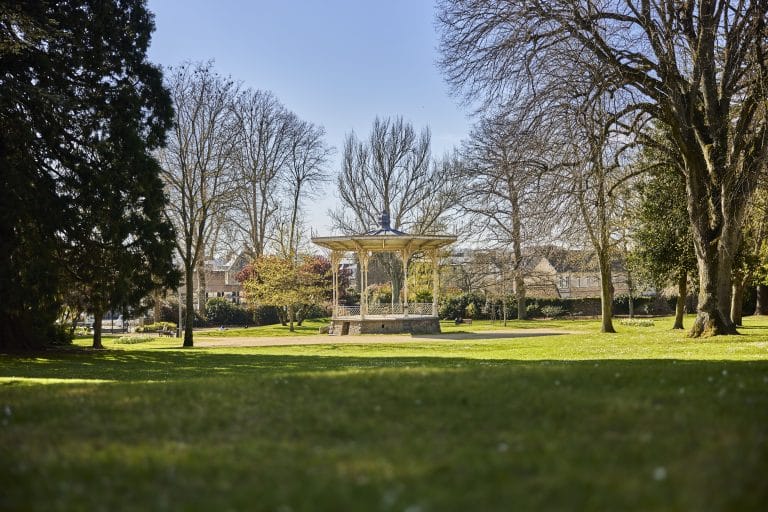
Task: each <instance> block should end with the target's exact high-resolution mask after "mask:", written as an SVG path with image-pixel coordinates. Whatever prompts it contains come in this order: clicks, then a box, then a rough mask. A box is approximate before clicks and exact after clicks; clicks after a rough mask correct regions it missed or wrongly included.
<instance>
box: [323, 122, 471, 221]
mask: <svg viewBox="0 0 768 512" xmlns="http://www.w3.org/2000/svg"><path fill="white" fill-rule="evenodd" d="M430 138H431V137H430V132H429V130H428V129H424V130H422V131H421V132H420V133H416V130H414V128H413V126H412V125H411V124H410V123H406V122H405V121H403V119H402V118H395V119H389V118H388V119H379V118H376V120H375V121H374V122H373V126H372V127H371V133H370V135H369V137H368V139H367V140H364V141H361V140H359V139H358V138H357V136H356V135H355V134H354V133H352V134H350V135H349V136H347V139H346V141H345V142H344V149H343V154H342V168H341V172H340V174H339V176H338V179H337V186H338V192H339V196H340V198H341V207H340V208H339V209H337V210H336V211H334V212H331V218H332V219H333V221H334V224H335V227H337V228H338V229H340V230H341V231H343V232H345V233H361V232H365V231H368V230H370V229H372V228H373V227H375V226H376V225H377V224H378V221H379V216H380V214H381V212H382V211H388V212H389V214H390V217H391V224H392V227H394V228H395V229H398V230H404V231H408V232H412V233H415V234H423V233H434V232H436V231H439V230H441V229H444V228H445V225H444V223H443V221H444V216H445V215H446V214H447V213H448V211H449V209H450V208H451V206H452V205H453V201H454V199H455V198H454V195H453V190H452V188H451V186H452V184H453V181H452V176H453V174H454V173H453V172H452V171H453V169H454V166H455V165H457V163H456V162H455V161H454V160H453V159H451V157H446V158H445V159H443V160H442V161H438V162H433V161H432V158H431V151H430Z"/></svg>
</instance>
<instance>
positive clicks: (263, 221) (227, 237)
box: [157, 63, 331, 346]
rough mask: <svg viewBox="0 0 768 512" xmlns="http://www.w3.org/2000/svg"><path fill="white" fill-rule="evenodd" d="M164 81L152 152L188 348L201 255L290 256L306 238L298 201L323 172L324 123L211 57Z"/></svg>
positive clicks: (200, 292)
mask: <svg viewBox="0 0 768 512" xmlns="http://www.w3.org/2000/svg"><path fill="white" fill-rule="evenodd" d="M166 83H167V86H168V88H169V89H170V92H171V99H172V101H173V106H174V109H175V112H176V119H175V121H176V122H175V123H174V127H173V130H172V131H171V133H170V137H169V140H168V144H167V146H166V147H164V148H162V149H160V150H158V152H157V155H158V158H159V160H160V163H161V165H162V170H163V172H162V177H163V180H164V183H165V190H166V193H167V194H168V196H169V203H168V207H167V210H166V211H167V215H168V218H169V219H170V220H171V221H172V222H173V225H174V226H175V228H176V232H177V238H176V249H177V253H178V255H179V258H180V260H181V266H182V268H183V272H184V281H185V291H186V320H185V325H186V329H185V332H184V345H185V346H191V345H192V344H193V340H192V326H193V319H194V312H195V310H196V309H197V311H198V312H199V313H200V314H201V315H203V316H204V315H205V311H204V308H205V300H206V299H205V297H206V284H205V261H206V260H210V259H213V258H214V257H215V256H217V255H220V254H232V253H235V252H238V251H240V250H244V251H245V253H246V254H247V255H248V256H249V257H250V258H251V259H260V258H261V257H262V256H264V255H265V254H266V253H267V252H269V251H272V252H274V253H277V254H280V255H281V256H282V257H283V258H285V259H286V260H287V261H290V262H294V263H295V264H297V263H298V254H299V250H300V248H301V247H302V244H303V243H305V242H306V240H305V239H304V238H303V235H304V231H303V230H302V215H301V206H302V201H303V200H305V199H306V198H307V197H309V196H310V195H311V194H312V193H313V192H314V191H315V190H316V189H317V186H318V185H320V184H322V183H323V182H324V181H325V180H326V179H327V178H326V175H327V173H328V171H327V169H326V168H325V166H326V164H327V161H328V158H329V156H330V155H331V149H330V148H329V147H328V145H327V144H326V143H325V141H324V136H325V132H324V130H323V128H322V127H320V126H317V125H315V124H313V123H310V122H308V121H304V120H301V119H300V118H299V117H298V116H297V115H296V114H294V113H293V112H291V111H290V110H288V109H287V108H286V107H285V106H283V105H282V104H281V103H280V102H279V101H278V100H277V98H275V96H274V95H272V94H271V93H269V92H266V91H259V90H252V89H247V88H243V87H241V86H239V85H238V84H237V83H235V82H234V81H232V80H231V79H229V78H225V77H222V76H221V75H219V74H218V73H216V72H215V71H214V69H213V68H212V65H211V64H210V63H197V64H190V63H185V64H182V65H180V66H178V67H175V68H171V69H170V70H169V73H168V75H167V77H166ZM196 271H197V272H196ZM195 278H197V280H198V281H197V282H195ZM195 293H197V296H198V298H199V302H198V304H197V305H195V304H194V301H193V297H194V296H195ZM195 306H197V307H195Z"/></svg>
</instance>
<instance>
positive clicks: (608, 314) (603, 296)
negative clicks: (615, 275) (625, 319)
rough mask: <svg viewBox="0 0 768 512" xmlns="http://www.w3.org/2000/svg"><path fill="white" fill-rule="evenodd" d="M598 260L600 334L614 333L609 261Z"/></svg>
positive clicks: (604, 259)
mask: <svg viewBox="0 0 768 512" xmlns="http://www.w3.org/2000/svg"><path fill="white" fill-rule="evenodd" d="M599 259H600V312H601V314H602V323H601V324H600V332H616V329H614V328H613V280H612V279H611V261H610V259H609V258H608V257H601V258H599Z"/></svg>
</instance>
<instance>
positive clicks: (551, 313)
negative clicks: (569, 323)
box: [541, 306, 568, 318]
mask: <svg viewBox="0 0 768 512" xmlns="http://www.w3.org/2000/svg"><path fill="white" fill-rule="evenodd" d="M567 312H568V311H566V310H565V308H562V307H560V306H544V307H542V308H541V314H542V315H544V316H545V317H547V318H557V317H560V316H563V315H565V314H566V313H567Z"/></svg>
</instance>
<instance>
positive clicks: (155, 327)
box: [136, 322, 176, 332]
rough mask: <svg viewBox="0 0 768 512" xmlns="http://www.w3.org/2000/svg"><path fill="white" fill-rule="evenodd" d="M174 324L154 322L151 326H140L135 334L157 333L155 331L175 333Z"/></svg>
mask: <svg viewBox="0 0 768 512" xmlns="http://www.w3.org/2000/svg"><path fill="white" fill-rule="evenodd" d="M175 330H176V324H175V323H173V322H155V323H153V324H146V325H143V326H142V325H140V326H138V327H137V328H136V332H157V331H175Z"/></svg>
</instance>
